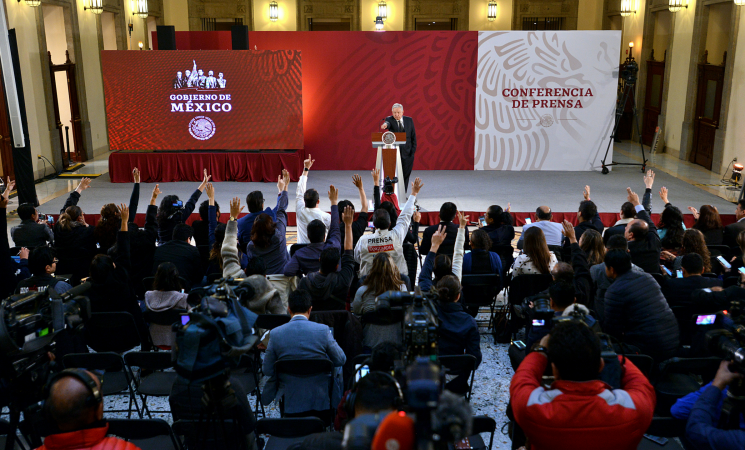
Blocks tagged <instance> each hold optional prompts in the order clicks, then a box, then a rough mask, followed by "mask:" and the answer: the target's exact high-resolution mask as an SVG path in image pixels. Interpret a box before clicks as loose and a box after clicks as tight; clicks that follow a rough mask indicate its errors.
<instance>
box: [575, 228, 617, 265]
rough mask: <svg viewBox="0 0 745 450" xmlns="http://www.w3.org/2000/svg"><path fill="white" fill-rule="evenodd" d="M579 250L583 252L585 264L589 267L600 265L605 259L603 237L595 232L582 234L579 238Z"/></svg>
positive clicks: (590, 231) (588, 231)
mask: <svg viewBox="0 0 745 450" xmlns="http://www.w3.org/2000/svg"><path fill="white" fill-rule="evenodd" d="M616 234H617V233H616ZM579 248H581V249H582V251H583V252H585V255H586V256H587V263H588V264H590V265H591V266H594V265H595V264H600V263H602V262H603V259H604V258H605V245H604V242H603V237H602V236H601V235H600V233H598V232H597V231H595V230H587V231H585V232H584V233H582V237H581V238H579Z"/></svg>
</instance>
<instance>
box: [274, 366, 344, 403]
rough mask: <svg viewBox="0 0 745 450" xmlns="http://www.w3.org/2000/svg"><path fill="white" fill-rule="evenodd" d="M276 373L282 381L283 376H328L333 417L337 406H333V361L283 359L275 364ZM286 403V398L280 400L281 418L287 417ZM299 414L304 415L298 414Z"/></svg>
mask: <svg viewBox="0 0 745 450" xmlns="http://www.w3.org/2000/svg"><path fill="white" fill-rule="evenodd" d="M274 373H275V374H276V377H277V378H278V379H280V376H281V375H290V376H295V377H304V378H306V377H311V376H313V375H321V374H325V375H328V395H329V411H330V413H331V414H330V415H331V416H332V417H333V411H334V410H335V408H336V405H334V404H333V399H332V397H333V395H332V394H333V390H334V363H332V362H331V360H328V359H325V358H315V359H291V358H283V359H280V360H279V361H277V362H276V363H274ZM285 406H286V405H285V401H284V398H282V399H280V402H279V412H280V417H284V415H285ZM298 414H302V412H301V413H298Z"/></svg>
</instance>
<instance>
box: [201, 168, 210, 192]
mask: <svg viewBox="0 0 745 450" xmlns="http://www.w3.org/2000/svg"><path fill="white" fill-rule="evenodd" d="M210 178H212V175H207V169H204V177H203V178H202V184H200V185H199V188H198V189H199V190H200V191H202V192H204V188H206V187H207V183H209V181H210Z"/></svg>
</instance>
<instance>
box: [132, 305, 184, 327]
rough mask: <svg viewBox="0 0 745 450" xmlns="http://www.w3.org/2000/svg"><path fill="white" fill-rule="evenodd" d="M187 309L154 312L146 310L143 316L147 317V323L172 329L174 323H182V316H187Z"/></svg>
mask: <svg viewBox="0 0 745 450" xmlns="http://www.w3.org/2000/svg"><path fill="white" fill-rule="evenodd" d="M186 312H187V311H186V310H185V309H167V310H165V311H153V310H151V309H146V310H145V312H144V313H142V315H143V316H144V317H145V322H147V323H151V324H155V325H165V326H167V327H170V326H171V325H173V324H174V323H178V324H180V323H181V316H182V315H183V314H186Z"/></svg>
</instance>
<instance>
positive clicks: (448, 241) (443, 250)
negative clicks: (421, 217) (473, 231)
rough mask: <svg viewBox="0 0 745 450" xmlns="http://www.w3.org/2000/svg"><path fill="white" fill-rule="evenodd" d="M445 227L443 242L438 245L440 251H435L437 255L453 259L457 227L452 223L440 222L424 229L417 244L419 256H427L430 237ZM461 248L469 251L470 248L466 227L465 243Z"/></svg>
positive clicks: (430, 244)
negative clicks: (420, 240) (419, 242)
mask: <svg viewBox="0 0 745 450" xmlns="http://www.w3.org/2000/svg"><path fill="white" fill-rule="evenodd" d="M443 225H445V233H446V236H445V240H444V241H443V242H442V244H441V245H440V249H439V250H438V251H437V253H438V254H441V255H448V256H450V259H452V258H453V252H454V251H455V239H456V238H457V237H458V228H460V227H459V226H458V225H456V224H455V223H453V222H448V223H445V222H440V223H438V224H437V225H431V226H428V227H427V228H425V229H424V233H422V242H421V244H419V254H420V255H422V256H427V253H429V249H430V248H432V235H433V234H435V232H436V231H437V230H438V229H439V228H440V227H441V226H443ZM463 248H464V249H466V250H469V249H470V248H471V241H470V239H469V238H468V227H466V242H465V244H464V245H463Z"/></svg>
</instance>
